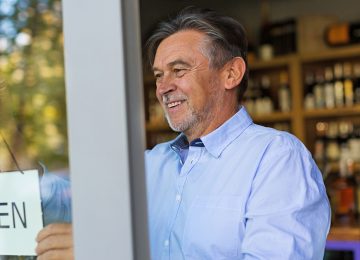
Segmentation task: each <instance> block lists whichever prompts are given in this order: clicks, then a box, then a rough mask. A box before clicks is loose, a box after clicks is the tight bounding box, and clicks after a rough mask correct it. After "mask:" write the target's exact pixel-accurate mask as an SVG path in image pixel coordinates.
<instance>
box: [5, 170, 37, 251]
mask: <svg viewBox="0 0 360 260" xmlns="http://www.w3.org/2000/svg"><path fill="white" fill-rule="evenodd" d="M42 227H43V219H42V210H41V198H40V185H39V172H38V170H28V171H23V173H22V172H2V173H0V255H23V256H25V255H26V256H32V255H35V247H36V241H35V238H36V236H37V234H38V232H39V231H40V230H41V229H42Z"/></svg>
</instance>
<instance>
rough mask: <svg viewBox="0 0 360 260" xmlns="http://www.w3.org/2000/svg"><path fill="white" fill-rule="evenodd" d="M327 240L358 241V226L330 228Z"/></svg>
mask: <svg viewBox="0 0 360 260" xmlns="http://www.w3.org/2000/svg"><path fill="white" fill-rule="evenodd" d="M327 239H328V240H342V241H360V226H357V227H331V229H330V232H329V235H328V237H327Z"/></svg>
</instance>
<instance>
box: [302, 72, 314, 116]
mask: <svg viewBox="0 0 360 260" xmlns="http://www.w3.org/2000/svg"><path fill="white" fill-rule="evenodd" d="M314 85H315V78H314V74H313V72H312V71H307V72H306V73H305V93H306V95H305V99H304V107H305V109H307V110H309V109H314V108H315V97H314Z"/></svg>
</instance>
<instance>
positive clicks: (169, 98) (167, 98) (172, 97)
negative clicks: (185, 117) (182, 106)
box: [162, 93, 187, 104]
mask: <svg viewBox="0 0 360 260" xmlns="http://www.w3.org/2000/svg"><path fill="white" fill-rule="evenodd" d="M179 100H187V96H186V95H185V94H172V93H169V94H164V95H163V96H162V102H163V103H165V104H166V103H171V102H174V101H179Z"/></svg>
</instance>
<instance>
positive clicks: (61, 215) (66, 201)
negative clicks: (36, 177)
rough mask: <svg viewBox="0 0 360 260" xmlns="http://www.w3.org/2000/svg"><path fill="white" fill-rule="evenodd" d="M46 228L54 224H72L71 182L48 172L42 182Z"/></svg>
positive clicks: (41, 190)
mask: <svg viewBox="0 0 360 260" xmlns="http://www.w3.org/2000/svg"><path fill="white" fill-rule="evenodd" d="M40 194H41V202H42V208H43V219H44V226H46V225H48V224H50V223H54V222H68V223H69V222H71V191H70V181H69V180H68V179H65V178H63V177H60V176H57V175H55V174H52V173H48V172H46V173H45V174H44V175H43V176H42V177H41V180H40Z"/></svg>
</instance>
